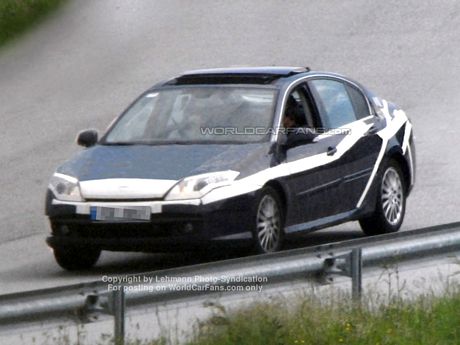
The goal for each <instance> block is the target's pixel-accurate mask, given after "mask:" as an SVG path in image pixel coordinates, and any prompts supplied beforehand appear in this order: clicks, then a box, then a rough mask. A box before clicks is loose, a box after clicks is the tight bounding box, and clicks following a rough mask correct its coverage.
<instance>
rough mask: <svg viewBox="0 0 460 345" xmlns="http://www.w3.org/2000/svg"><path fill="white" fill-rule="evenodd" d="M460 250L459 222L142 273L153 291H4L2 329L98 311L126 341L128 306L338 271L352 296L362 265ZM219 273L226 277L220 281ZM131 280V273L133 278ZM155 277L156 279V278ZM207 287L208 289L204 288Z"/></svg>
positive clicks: (81, 287)
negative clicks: (260, 281) (346, 278)
mask: <svg viewBox="0 0 460 345" xmlns="http://www.w3.org/2000/svg"><path fill="white" fill-rule="evenodd" d="M455 251H460V222H456V223H451V224H445V225H440V226H435V227H429V228H424V229H419V230H412V231H405V232H401V233H395V234H387V235H380V236H374V237H366V238H359V239H355V240H348V241H343V242H336V243H331V244H326V245H319V246H315V247H309V248H301V249H294V250H289V251H284V252H279V253H273V254H266V255H259V256H252V257H244V258H238V259H231V260H226V261H221V262H216V263H207V264H200V265H195V266H188V267H183V268H176V269H168V270H162V271H155V272H148V273H143V274H136V275H132V276H133V277H134V276H143V277H146V278H145V280H146V281H147V282H145V283H143V286H145V287H148V289H143V290H131V289H129V287H130V286H131V285H133V284H139V282H135V283H132V284H122V285H121V286H119V289H118V290H116V291H114V292H113V293H110V294H109V293H108V290H107V283H103V282H102V281H96V282H91V283H83V284H77V285H71V286H63V287H56V288H51V289H43V290H37V291H31V292H24V293H16V294H9V295H3V296H0V332H1V331H2V330H3V329H5V326H9V325H15V326H16V327H19V328H20V327H21V324H24V327H26V323H27V324H30V322H38V321H41V322H43V321H46V320H52V319H57V318H62V317H68V318H71V319H76V320H77V321H78V322H81V323H88V322H91V321H92V320H94V319H93V318H92V317H91V316H92V315H95V314H97V313H103V314H109V315H114V316H115V335H116V339H119V340H120V342H121V343H122V338H123V334H124V322H123V320H124V309H125V305H126V306H127V307H132V306H135V305H142V304H151V303H155V302H168V301H172V300H176V299H181V298H185V297H190V296H195V295H210V294H216V292H212V291H210V289H209V286H210V285H213V284H214V285H218V286H224V287H227V286H236V285H242V284H244V281H245V278H248V277H254V276H256V277H266V278H267V282H265V284H273V283H279V282H291V281H294V280H297V279H311V278H321V277H322V278H324V277H325V276H328V275H331V274H342V275H348V276H350V277H351V278H352V282H353V288H352V291H353V296H354V298H359V296H360V293H361V271H362V267H363V266H364V267H371V266H376V265H383V264H386V263H389V262H390V263H395V262H399V261H402V260H407V259H412V258H422V257H429V256H433V255H439V254H447V253H452V252H455ZM166 276H167V277H182V278H183V279H181V280H179V281H174V282H171V281H166V282H165V281H161V280H158V279H156V278H157V277H166ZM216 276H219V277H226V278H228V279H227V280H219V282H218V283H216V282H215V281H214V280H213V278H215V277H216ZM126 277H129V276H126ZM193 277H200V280H199V281H197V282H195V285H194V286H195V287H196V289H190V288H188V287H189V286H190V280H188V279H187V278H193ZM150 278H151V280H150ZM206 286H207V287H208V288H205V287H206Z"/></svg>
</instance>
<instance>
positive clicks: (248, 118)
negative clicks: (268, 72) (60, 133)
mask: <svg viewBox="0 0 460 345" xmlns="http://www.w3.org/2000/svg"><path fill="white" fill-rule="evenodd" d="M276 93H277V91H276V90H275V89H271V88H270V89H268V88H255V87H254V88H252V87H241V86H227V85H225V86H215V85H214V86H184V87H174V88H170V89H160V90H156V91H151V92H149V93H147V94H145V95H144V96H142V97H141V98H140V99H138V100H137V102H135V103H134V104H133V105H132V106H131V107H130V108H129V109H128V110H127V111H126V112H125V113H124V114H123V115H122V117H121V118H120V119H119V120H118V121H117V122H116V123H115V125H114V126H113V127H112V128H111V130H110V131H109V132H108V133H107V135H106V137H105V139H104V140H103V142H102V143H103V144H167V143H179V144H181V143H198V144H200V143H227V142H231V143H251V142H259V141H263V140H268V139H269V135H270V130H269V128H270V127H271V125H272V120H273V115H274V105H275V99H276Z"/></svg>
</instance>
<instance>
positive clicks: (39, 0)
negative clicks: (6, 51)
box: [0, 0, 65, 46]
mask: <svg viewBox="0 0 460 345" xmlns="http://www.w3.org/2000/svg"><path fill="white" fill-rule="evenodd" d="M64 1H65V0H0V46H2V45H3V44H4V43H5V42H7V41H9V40H11V39H12V38H15V37H17V36H18V35H19V34H21V33H23V32H24V31H26V29H28V28H30V27H32V26H33V25H34V24H36V23H38V22H39V21H40V20H42V19H43V18H44V17H45V16H46V15H47V14H48V13H50V12H51V11H53V10H54V9H56V8H57V7H58V5H60V4H61V3H62V2H64Z"/></svg>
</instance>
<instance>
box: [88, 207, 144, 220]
mask: <svg viewBox="0 0 460 345" xmlns="http://www.w3.org/2000/svg"><path fill="white" fill-rule="evenodd" d="M150 213H151V209H150V207H148V206H131V207H105V206H93V207H91V219H92V220H113V221H117V220H118V221H123V220H150Z"/></svg>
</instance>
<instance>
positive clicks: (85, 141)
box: [77, 129, 98, 147]
mask: <svg viewBox="0 0 460 345" xmlns="http://www.w3.org/2000/svg"><path fill="white" fill-rule="evenodd" d="M97 139H98V134H97V131H96V130H95V129H87V130H84V131H81V132H80V133H78V136H77V144H78V145H80V146H83V147H91V146H94V145H96V143H97Z"/></svg>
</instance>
